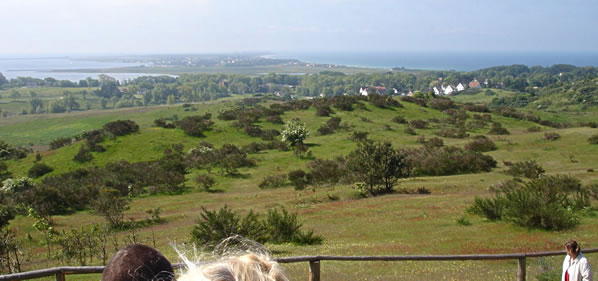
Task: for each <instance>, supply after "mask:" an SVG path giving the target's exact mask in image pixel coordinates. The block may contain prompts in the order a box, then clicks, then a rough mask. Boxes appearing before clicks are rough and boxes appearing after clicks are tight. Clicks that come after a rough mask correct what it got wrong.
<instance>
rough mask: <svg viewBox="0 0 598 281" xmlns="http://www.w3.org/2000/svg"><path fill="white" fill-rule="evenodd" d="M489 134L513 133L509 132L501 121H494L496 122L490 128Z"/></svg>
mask: <svg viewBox="0 0 598 281" xmlns="http://www.w3.org/2000/svg"><path fill="white" fill-rule="evenodd" d="M488 134H490V135H509V134H511V133H509V131H508V130H507V129H505V128H503V126H502V124H501V123H498V122H494V123H492V128H490V130H489V131H488Z"/></svg>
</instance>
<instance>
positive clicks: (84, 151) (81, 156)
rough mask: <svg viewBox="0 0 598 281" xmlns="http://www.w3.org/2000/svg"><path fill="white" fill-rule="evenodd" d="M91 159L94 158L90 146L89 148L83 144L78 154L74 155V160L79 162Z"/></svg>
mask: <svg viewBox="0 0 598 281" xmlns="http://www.w3.org/2000/svg"><path fill="white" fill-rule="evenodd" d="M91 160H93V155H91V152H90V150H89V148H87V147H86V146H85V145H82V146H81V147H80V148H79V152H77V154H75V157H73V161H75V162H79V163H85V162H89V161H91Z"/></svg>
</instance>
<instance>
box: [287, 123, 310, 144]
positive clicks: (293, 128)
mask: <svg viewBox="0 0 598 281" xmlns="http://www.w3.org/2000/svg"><path fill="white" fill-rule="evenodd" d="M281 136H282V138H281V140H282V141H283V142H286V143H288V144H289V145H290V146H292V147H294V146H295V145H296V144H297V143H303V141H304V140H305V139H306V138H307V137H308V136H309V131H308V130H307V126H306V125H305V123H302V122H300V121H299V120H298V119H294V120H291V121H287V122H286V123H285V124H284V128H283V129H282V132H281Z"/></svg>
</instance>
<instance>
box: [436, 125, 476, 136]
mask: <svg viewBox="0 0 598 281" xmlns="http://www.w3.org/2000/svg"><path fill="white" fill-rule="evenodd" d="M436 134H437V135H439V136H441V137H445V138H455V139H462V138H466V137H468V136H469V134H468V133H467V131H466V130H465V128H464V127H457V128H442V129H440V130H438V132H436Z"/></svg>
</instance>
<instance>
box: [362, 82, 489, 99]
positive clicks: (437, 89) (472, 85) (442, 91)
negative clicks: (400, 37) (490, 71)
mask: <svg viewBox="0 0 598 281" xmlns="http://www.w3.org/2000/svg"><path fill="white" fill-rule="evenodd" d="M439 82H440V83H439V85H437V86H434V87H432V88H431V89H430V88H427V89H424V91H423V92H431V91H434V94H436V95H437V96H448V95H451V94H453V93H457V92H461V91H465V90H466V89H481V88H482V83H480V82H479V81H478V80H477V79H475V78H474V79H473V80H472V81H471V82H469V83H467V82H462V83H459V84H458V85H456V86H455V85H453V84H444V83H442V79H439ZM483 83H484V84H485V85H486V86H488V79H486V80H485V81H484V82H483ZM374 92H375V93H376V94H379V95H383V94H394V95H400V96H413V91H409V92H408V93H399V91H398V90H397V89H395V88H388V89H387V88H386V87H383V86H375V87H361V88H359V94H360V95H362V96H367V95H369V94H372V93H374Z"/></svg>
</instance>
